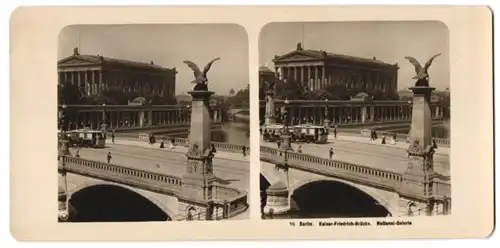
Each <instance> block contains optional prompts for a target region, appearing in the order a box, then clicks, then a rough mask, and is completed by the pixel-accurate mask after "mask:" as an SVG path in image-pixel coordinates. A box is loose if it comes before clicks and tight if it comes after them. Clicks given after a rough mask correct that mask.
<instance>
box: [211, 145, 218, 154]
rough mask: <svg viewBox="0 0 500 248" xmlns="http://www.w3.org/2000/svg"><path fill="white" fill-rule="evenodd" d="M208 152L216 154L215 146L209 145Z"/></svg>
mask: <svg viewBox="0 0 500 248" xmlns="http://www.w3.org/2000/svg"><path fill="white" fill-rule="evenodd" d="M210 150H211V151H212V153H216V152H217V149H215V145H214V144H211V145H210Z"/></svg>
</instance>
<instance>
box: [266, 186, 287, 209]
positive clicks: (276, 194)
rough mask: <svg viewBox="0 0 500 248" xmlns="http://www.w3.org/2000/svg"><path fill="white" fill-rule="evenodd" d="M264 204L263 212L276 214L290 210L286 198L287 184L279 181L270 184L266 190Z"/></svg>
mask: <svg viewBox="0 0 500 248" xmlns="http://www.w3.org/2000/svg"><path fill="white" fill-rule="evenodd" d="M266 193H267V200H266V206H265V207H264V214H266V215H278V214H284V213H287V212H288V211H290V204H289V198H288V188H287V186H286V185H285V184H284V183H283V182H281V181H279V182H277V183H275V184H273V185H271V186H270V187H269V188H268V189H267V190H266Z"/></svg>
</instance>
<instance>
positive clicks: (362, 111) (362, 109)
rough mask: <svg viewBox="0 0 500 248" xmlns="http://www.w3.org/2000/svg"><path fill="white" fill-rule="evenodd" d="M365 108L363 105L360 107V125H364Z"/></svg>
mask: <svg viewBox="0 0 500 248" xmlns="http://www.w3.org/2000/svg"><path fill="white" fill-rule="evenodd" d="M366 108H367V107H366V106H365V105H363V106H362V107H361V123H366V116H367V115H366Z"/></svg>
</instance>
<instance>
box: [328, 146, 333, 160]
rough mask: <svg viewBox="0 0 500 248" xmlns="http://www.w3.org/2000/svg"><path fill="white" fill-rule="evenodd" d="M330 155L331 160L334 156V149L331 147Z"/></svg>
mask: <svg viewBox="0 0 500 248" xmlns="http://www.w3.org/2000/svg"><path fill="white" fill-rule="evenodd" d="M328 154H329V155H330V159H332V156H333V147H330V150H329V151H328Z"/></svg>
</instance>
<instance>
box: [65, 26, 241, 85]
mask: <svg viewBox="0 0 500 248" xmlns="http://www.w3.org/2000/svg"><path fill="white" fill-rule="evenodd" d="M75 47H79V51H80V54H90V55H97V54H99V55H101V56H104V57H110V58H116V59H125V60H132V61H138V62H144V63H150V61H153V62H154V64H156V65H159V66H162V67H165V68H173V67H176V69H177V71H178V74H177V79H176V94H185V93H186V92H187V91H190V90H192V89H193V87H194V85H193V84H191V83H190V82H191V81H193V80H194V76H193V71H192V70H191V69H190V68H189V67H188V66H187V65H186V64H184V63H183V61H184V60H190V61H192V62H194V63H195V64H197V65H198V67H199V68H200V70H203V68H204V67H205V65H206V64H207V63H208V62H209V61H211V60H212V59H214V58H216V57H220V58H221V59H220V60H219V61H216V62H215V63H214V64H213V65H212V67H211V69H210V71H209V72H208V74H207V77H208V80H209V86H208V87H209V90H211V91H214V92H215V93H216V94H219V95H227V94H229V90H230V89H231V88H234V90H235V91H238V90H240V89H244V88H246V87H247V85H248V84H249V76H248V36H247V34H246V31H245V29H244V28H243V27H241V26H238V25H233V24H198V25H197V24H169V25H78V26H69V27H66V28H64V29H63V30H62V31H61V33H60V35H59V48H58V59H62V58H65V57H68V56H71V55H73V48H75Z"/></svg>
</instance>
